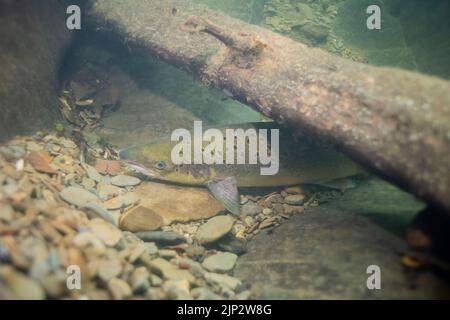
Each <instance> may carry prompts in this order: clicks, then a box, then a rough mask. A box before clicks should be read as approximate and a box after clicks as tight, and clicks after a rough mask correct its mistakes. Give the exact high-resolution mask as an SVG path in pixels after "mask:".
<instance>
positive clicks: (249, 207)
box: [241, 201, 262, 216]
mask: <svg viewBox="0 0 450 320" xmlns="http://www.w3.org/2000/svg"><path fill="white" fill-rule="evenodd" d="M261 211H262V210H261V207H260V206H258V205H257V204H256V203H254V202H253V201H248V202H247V203H246V204H244V205H243V206H242V208H241V214H242V215H244V216H256V215H257V214H259V213H261Z"/></svg>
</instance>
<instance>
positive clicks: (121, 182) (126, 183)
mask: <svg viewBox="0 0 450 320" xmlns="http://www.w3.org/2000/svg"><path fill="white" fill-rule="evenodd" d="M139 183H141V180H140V179H138V178H136V177H132V176H126V175H123V174H121V175H118V176H115V177H113V178H111V184H113V185H115V186H118V187H133V186H136V185H138V184H139Z"/></svg>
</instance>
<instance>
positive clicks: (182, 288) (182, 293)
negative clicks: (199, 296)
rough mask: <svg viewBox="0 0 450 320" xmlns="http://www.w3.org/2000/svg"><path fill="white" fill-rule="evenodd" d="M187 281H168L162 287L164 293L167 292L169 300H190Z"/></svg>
mask: <svg viewBox="0 0 450 320" xmlns="http://www.w3.org/2000/svg"><path fill="white" fill-rule="evenodd" d="M189 287H190V286H189V281H188V280H185V279H183V280H169V281H166V282H165V283H164V285H163V289H164V291H166V292H167V294H168V296H169V298H174V299H178V300H189V299H192V297H191V294H190V293H189Z"/></svg>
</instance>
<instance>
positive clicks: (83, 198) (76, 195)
mask: <svg viewBox="0 0 450 320" xmlns="http://www.w3.org/2000/svg"><path fill="white" fill-rule="evenodd" d="M59 195H60V196H61V198H62V199H63V200H64V201H66V202H68V203H70V204H73V205H75V206H77V207H84V206H85V205H86V204H88V203H89V202H95V201H98V198H97V196H96V195H95V194H93V193H91V192H89V191H87V190H84V189H81V188H78V187H67V188H64V189H63V190H62V191H61V192H60V193H59Z"/></svg>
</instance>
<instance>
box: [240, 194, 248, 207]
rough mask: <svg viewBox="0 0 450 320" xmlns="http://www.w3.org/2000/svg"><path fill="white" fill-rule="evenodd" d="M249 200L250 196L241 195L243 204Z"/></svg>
mask: <svg viewBox="0 0 450 320" xmlns="http://www.w3.org/2000/svg"><path fill="white" fill-rule="evenodd" d="M247 202H248V198H247V197H244V196H242V195H241V202H240V203H241V205H243V204H246V203H247Z"/></svg>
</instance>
